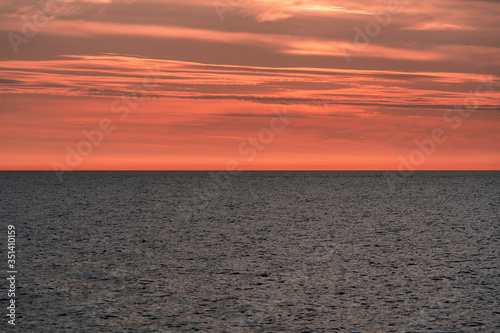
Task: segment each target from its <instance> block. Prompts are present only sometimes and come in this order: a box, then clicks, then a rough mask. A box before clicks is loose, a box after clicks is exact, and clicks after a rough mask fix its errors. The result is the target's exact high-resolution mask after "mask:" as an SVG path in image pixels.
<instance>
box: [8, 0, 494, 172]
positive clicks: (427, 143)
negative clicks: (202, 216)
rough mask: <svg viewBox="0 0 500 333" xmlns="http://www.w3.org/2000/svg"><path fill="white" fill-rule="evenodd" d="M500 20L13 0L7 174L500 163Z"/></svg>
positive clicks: (437, 11)
mask: <svg viewBox="0 0 500 333" xmlns="http://www.w3.org/2000/svg"><path fill="white" fill-rule="evenodd" d="M41 3H43V4H45V6H41V5H40V4H41ZM42 7H43V8H42ZM44 12H45V13H46V14H43V13H44ZM41 13H42V14H41ZM499 17H500V6H499V5H498V4H496V3H495V2H492V1H474V2H472V1H466V0H441V1H436V2H432V3H422V2H417V1H404V0H401V1H395V0H391V1H387V0H386V1H362V0H355V1H336V0H334V1H331V0H330V1H326V0H325V1H323V0H311V1H302V2H297V1H279V2H278V1H272V0H257V1H242V0H240V1H224V0H220V1H215V2H214V1H211V0H209V1H201V0H188V1H178V0H167V1H160V0H146V1H132V0H130V1H114V0H107V1H104V0H73V1H62V0H61V1H56V0H42V1H41V2H39V1H31V0H29V1H25V0H23V1H18V2H15V3H13V2H8V1H0V31H1V34H2V36H4V37H3V38H2V44H1V45H2V47H1V48H0V59H1V64H0V105H1V108H0V110H1V113H0V117H1V120H2V121H1V124H0V129H1V131H0V170H67V171H69V170H222V169H227V168H228V164H229V165H233V167H234V166H235V165H236V166H237V167H239V168H241V169H243V170H398V169H399V170H499V169H500V148H499V147H500V146H499V142H500V107H499V102H500V40H499V39H498V27H499V26H498V18H499Z"/></svg>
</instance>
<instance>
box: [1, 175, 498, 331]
mask: <svg viewBox="0 0 500 333" xmlns="http://www.w3.org/2000/svg"><path fill="white" fill-rule="evenodd" d="M394 177H397V178H394ZM394 179H397V181H394ZM0 185H1V186H0V217H1V219H0V221H1V222H2V230H1V231H0V232H1V233H2V234H3V235H4V236H3V240H4V241H3V242H2V244H3V245H2V247H3V249H2V251H1V252H2V253H3V254H2V258H3V259H2V261H1V262H0V267H2V281H3V282H2V283H1V286H0V287H1V290H0V304H1V308H2V309H3V312H4V313H2V317H3V321H4V322H3V323H0V327H1V328H0V331H5V332H7V331H18V332H500V293H499V292H500V260H499V259H500V256H499V251H500V172H479V171H477V172H462V171H454V172H451V171H450V172H444V171H425V172H423V171H422V172H411V173H404V174H402V173H401V174H400V173H395V172H392V174H391V173H387V172H378V171H363V172H361V171H360V172H355V171H345V172H341V171H336V172H333V171H332V172H319V171H318V172H306V171H301V172H285V171H261V172H257V171H255V172H252V171H245V172H241V173H238V174H234V173H233V174H229V173H227V172H208V171H207V172H202V171H200V172H195V171H192V172H188V171H169V172H166V171H165V172H162V171H158V172H142V171H137V172H135V171H130V172H129V171H127V172H125V171H121V172H118V171H108V172H101V171H88V172H83V171H81V172H77V171H74V172H67V173H65V174H64V175H63V176H62V177H59V178H58V177H57V175H56V174H55V173H54V172H49V171H47V172H0ZM9 225H12V226H14V227H15V231H16V235H15V236H16V237H15V239H16V247H15V252H16V259H15V262H16V266H15V268H16V272H17V273H16V283H15V284H16V290H15V301H16V303H15V304H16V320H15V324H16V325H15V327H14V326H13V325H11V324H8V323H7V321H8V320H9V317H8V316H6V314H7V311H8V310H7V309H6V307H7V305H8V304H9V303H8V302H9V300H10V298H9V297H8V296H7V295H8V289H9V284H8V280H6V279H5V278H6V277H8V275H7V271H8V268H7V256H6V252H7V230H8V226H9Z"/></svg>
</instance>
